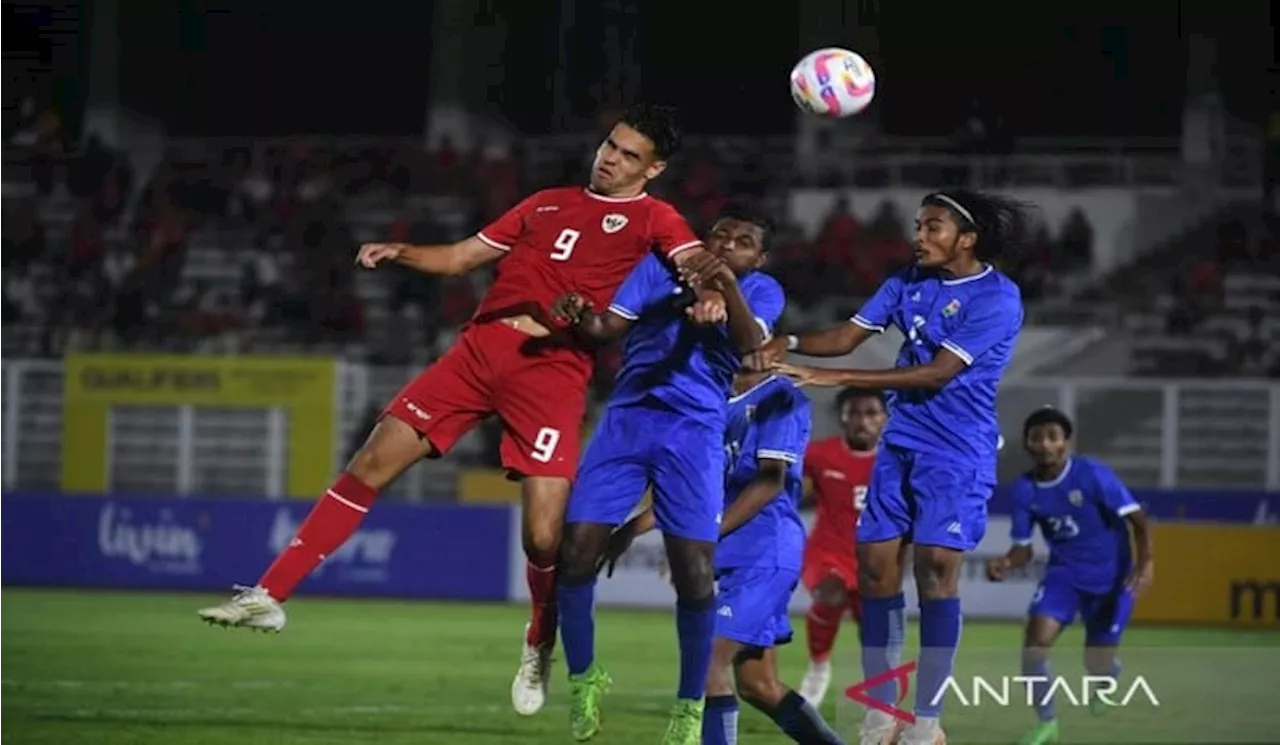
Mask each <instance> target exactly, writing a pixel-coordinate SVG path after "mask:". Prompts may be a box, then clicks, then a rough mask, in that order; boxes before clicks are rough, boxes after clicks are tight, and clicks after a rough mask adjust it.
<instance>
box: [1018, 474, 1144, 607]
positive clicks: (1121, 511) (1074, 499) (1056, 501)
mask: <svg viewBox="0 0 1280 745" xmlns="http://www.w3.org/2000/svg"><path fill="white" fill-rule="evenodd" d="M1139 509H1141V508H1140V506H1139V505H1138V503H1137V502H1136V501H1134V499H1133V495H1132V494H1130V493H1129V490H1128V488H1126V487H1125V485H1124V484H1123V483H1122V482H1121V481H1120V479H1119V477H1117V476H1116V474H1115V472H1114V471H1112V470H1111V469H1110V468H1108V467H1107V466H1106V465H1105V464H1103V463H1101V462H1100V461H1097V460H1094V459H1092V458H1085V457H1081V456H1075V457H1073V458H1071V459H1070V460H1069V461H1067V464H1066V467H1065V468H1064V469H1063V471H1062V474H1061V475H1060V476H1058V478H1056V479H1054V480H1053V481H1049V482H1039V481H1036V480H1035V477H1034V476H1032V475H1031V474H1024V475H1023V476H1020V477H1019V478H1018V480H1017V481H1015V482H1014V484H1013V525H1012V528H1011V530H1010V537H1011V538H1012V539H1013V542H1014V543H1015V544H1018V545H1029V544H1030V543H1031V533H1032V530H1034V528H1035V527H1036V526H1039V528H1040V533H1041V535H1043V536H1044V539H1045V542H1046V543H1048V544H1049V566H1048V570H1047V573H1048V574H1051V575H1054V576H1055V577H1058V578H1061V579H1062V580H1064V581H1065V582H1067V583H1068V584H1070V585H1071V586H1072V587H1074V588H1075V589H1077V590H1079V591H1081V592H1086V593H1107V592H1112V591H1114V590H1115V589H1117V588H1118V587H1119V586H1120V585H1121V584H1122V583H1123V582H1124V580H1125V577H1127V576H1128V574H1129V571H1130V569H1131V568H1132V566H1133V559H1132V554H1131V549H1130V546H1129V527H1128V525H1127V524H1126V522H1125V519H1124V518H1125V516H1126V515H1129V514H1131V513H1133V512H1136V511H1138V510H1139Z"/></svg>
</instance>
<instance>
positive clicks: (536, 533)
mask: <svg viewBox="0 0 1280 745" xmlns="http://www.w3.org/2000/svg"><path fill="white" fill-rule="evenodd" d="M563 532H564V523H563V522H561V521H560V520H558V519H557V520H550V519H547V517H546V516H545V515H540V514H536V513H532V512H529V511H525V513H524V527H523V530H522V539H523V543H524V553H525V556H527V557H528V558H529V560H530V561H532V562H533V563H535V564H538V565H539V566H541V565H543V564H545V563H547V562H550V561H555V557H556V556H557V555H558V554H559V551H560V540H561V536H562V534H563Z"/></svg>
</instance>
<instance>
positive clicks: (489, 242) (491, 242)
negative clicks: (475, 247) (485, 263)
mask: <svg viewBox="0 0 1280 745" xmlns="http://www.w3.org/2000/svg"><path fill="white" fill-rule="evenodd" d="M476 237H477V238H479V239H480V242H481V243H483V244H485V245H486V246H488V247H490V248H496V249H498V250H499V251H506V252H507V253H511V246H508V245H506V244H504V243H498V242H497V241H495V240H494V239H492V238H490V237H489V236H487V235H485V234H484V233H476Z"/></svg>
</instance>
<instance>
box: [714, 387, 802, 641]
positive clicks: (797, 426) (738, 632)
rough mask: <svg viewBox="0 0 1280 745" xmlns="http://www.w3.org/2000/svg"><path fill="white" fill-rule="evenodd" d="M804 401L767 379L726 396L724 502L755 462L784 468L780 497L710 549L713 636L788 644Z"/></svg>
mask: <svg viewBox="0 0 1280 745" xmlns="http://www.w3.org/2000/svg"><path fill="white" fill-rule="evenodd" d="M810 408H811V407H810V404H809V399H808V398H807V397H806V396H805V395H804V394H802V393H801V392H800V390H799V389H798V388H797V387H796V386H795V384H794V383H792V382H791V381H790V380H787V379H785V378H778V377H770V378H766V379H765V380H763V381H761V382H760V383H758V384H756V385H755V386H754V387H752V388H751V389H750V390H747V391H745V392H743V393H741V394H739V395H737V396H734V397H733V398H731V399H729V411H728V423H727V425H726V427H725V440H724V442H725V454H726V457H727V459H728V463H727V465H728V468H727V470H726V478H725V505H726V507H727V506H728V505H729V504H732V503H733V501H734V500H736V499H738V497H739V496H740V495H741V494H742V491H743V489H745V488H746V487H747V485H748V484H750V483H751V482H752V481H754V480H755V479H756V477H757V476H759V474H760V462H761V461H762V460H777V461H782V462H784V463H786V464H787V477H786V481H785V483H784V485H783V488H782V492H781V493H780V494H778V495H777V496H776V497H774V498H773V500H771V501H770V502H769V503H768V504H766V505H765V506H764V507H763V508H762V509H761V510H760V511H759V512H757V513H756V514H755V515H753V516H752V517H751V519H749V520H748V521H747V522H746V523H744V524H743V525H741V526H739V527H738V529H737V530H734V531H733V532H732V533H729V534H728V535H726V536H724V537H723V538H721V539H720V545H719V546H718V547H717V548H716V579H717V585H718V587H719V590H718V593H717V596H716V636H718V637H721V638H725V639H732V640H734V641H737V642H741V643H742V644H747V645H751V646H755V647H772V646H776V645H778V644H785V643H786V642H788V641H790V639H791V635H792V634H791V620H790V619H789V618H788V616H787V606H788V605H789V604H790V602H791V595H792V593H793V592H794V591H795V588H796V585H797V584H798V583H799V581H800V568H801V563H802V561H803V556H804V541H805V533H804V523H802V522H801V521H800V512H799V505H800V496H801V494H802V492H803V488H804V487H803V480H804V475H803V473H802V464H803V460H804V452H805V449H806V448H807V447H808V444H809V430H810Z"/></svg>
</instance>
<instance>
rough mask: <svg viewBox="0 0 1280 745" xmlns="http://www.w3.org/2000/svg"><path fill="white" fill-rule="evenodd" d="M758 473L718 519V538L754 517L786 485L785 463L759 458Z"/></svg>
mask: <svg viewBox="0 0 1280 745" xmlns="http://www.w3.org/2000/svg"><path fill="white" fill-rule="evenodd" d="M757 463H758V472H757V474H756V477H755V478H754V479H752V481H751V483H749V484H747V486H746V488H744V489H743V490H742V493H740V494H739V495H738V498H737V499H735V500H733V501H732V502H730V503H729V506H728V507H727V508H726V509H725V511H724V516H723V517H722V518H721V519H720V537H721V538H724V537H725V536H726V535H729V534H730V533H732V532H733V531H735V530H737V529H738V528H741V527H742V526H743V525H745V524H746V522H747V521H748V520H750V519H751V518H753V517H755V516H756V514H757V513H759V512H760V510H762V509H764V508H765V505H767V504H769V503H770V502H772V501H773V500H774V499H777V497H778V495H779V494H781V493H782V490H783V488H785V487H786V485H787V462H786V461H782V460H777V459H774V458H760V459H759V460H758V461H757Z"/></svg>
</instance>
